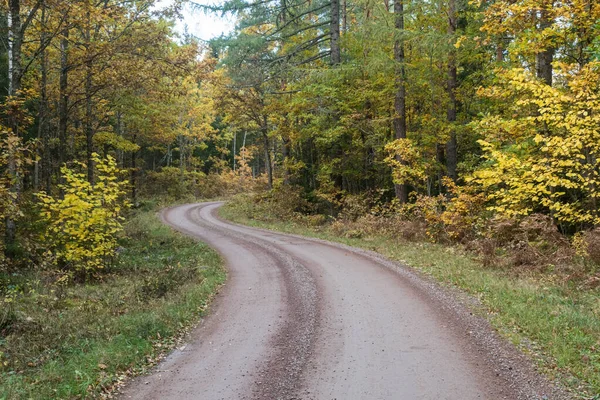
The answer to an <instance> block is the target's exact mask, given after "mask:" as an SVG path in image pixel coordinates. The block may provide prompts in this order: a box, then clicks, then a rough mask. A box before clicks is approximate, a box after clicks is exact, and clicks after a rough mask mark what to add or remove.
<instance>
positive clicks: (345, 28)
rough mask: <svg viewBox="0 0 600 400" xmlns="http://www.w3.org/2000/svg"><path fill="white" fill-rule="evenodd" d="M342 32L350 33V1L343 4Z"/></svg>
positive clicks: (344, 0)
mask: <svg viewBox="0 0 600 400" xmlns="http://www.w3.org/2000/svg"><path fill="white" fill-rule="evenodd" d="M342 32H344V34H345V33H346V32H348V0H343V2H342Z"/></svg>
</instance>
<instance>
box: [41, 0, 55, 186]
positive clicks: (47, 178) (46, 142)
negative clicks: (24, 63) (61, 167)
mask: <svg viewBox="0 0 600 400" xmlns="http://www.w3.org/2000/svg"><path fill="white" fill-rule="evenodd" d="M41 18H42V33H41V35H40V41H41V43H42V46H43V50H42V54H41V56H40V75H41V79H40V108H39V123H38V137H39V138H40V139H41V141H42V181H43V185H44V190H45V191H46V193H50V191H51V190H52V187H51V186H52V171H51V165H52V163H51V159H50V157H51V154H50V130H49V129H48V115H47V114H48V52H47V51H46V48H45V46H46V43H47V41H48V32H47V31H46V28H45V25H46V23H47V18H46V3H45V1H42V17H41Z"/></svg>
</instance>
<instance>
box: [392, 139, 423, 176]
mask: <svg viewBox="0 0 600 400" xmlns="http://www.w3.org/2000/svg"><path fill="white" fill-rule="evenodd" d="M385 150H386V151H387V152H388V156H387V157H386V159H385V162H386V163H387V164H388V165H390V166H391V167H392V178H393V179H394V183H396V184H398V185H402V184H411V185H415V186H417V185H420V184H421V183H423V181H425V180H426V179H427V173H426V165H425V161H424V160H423V157H422V156H421V153H420V152H419V150H418V149H417V147H416V146H415V145H414V144H413V142H412V141H411V140H410V139H397V140H394V141H393V142H390V143H388V144H387V145H386V146H385Z"/></svg>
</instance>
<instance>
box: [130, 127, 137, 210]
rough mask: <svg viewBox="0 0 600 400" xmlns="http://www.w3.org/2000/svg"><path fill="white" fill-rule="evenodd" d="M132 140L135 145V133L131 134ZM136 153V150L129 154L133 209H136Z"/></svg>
mask: <svg viewBox="0 0 600 400" xmlns="http://www.w3.org/2000/svg"><path fill="white" fill-rule="evenodd" d="M132 139H133V140H132V142H133V143H134V144H135V142H136V141H137V133H134V134H133V138H132ZM137 153H138V151H137V150H135V151H132V152H131V202H132V203H133V206H134V207H137Z"/></svg>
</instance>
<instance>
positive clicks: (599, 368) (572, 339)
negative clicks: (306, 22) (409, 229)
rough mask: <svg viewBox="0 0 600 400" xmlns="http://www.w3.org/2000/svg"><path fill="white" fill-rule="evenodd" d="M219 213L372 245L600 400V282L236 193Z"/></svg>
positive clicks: (546, 369)
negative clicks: (293, 213)
mask: <svg viewBox="0 0 600 400" xmlns="http://www.w3.org/2000/svg"><path fill="white" fill-rule="evenodd" d="M220 215H221V216H222V217H223V218H225V219H228V220H231V221H233V222H237V223H241V224H245V225H249V226H254V227H259V228H266V229H272V230H277V231H280V232H286V233H293V234H300V235H305V236H310V237H316V238H319V239H325V240H330V241H335V242H340V243H344V244H347V245H350V246H355V247H359V248H364V249H368V250H373V251H376V252H378V253H380V254H383V255H384V256H386V257H388V258H390V259H392V260H396V261H399V262H402V263H404V264H406V265H408V266H410V267H413V268H416V269H417V270H419V271H421V272H422V273H424V274H426V275H428V276H431V277H433V278H435V279H436V280H437V281H439V282H442V283H443V284H446V285H451V286H453V287H457V288H460V289H461V290H463V291H465V292H467V293H469V294H470V295H472V296H475V297H476V298H478V299H479V300H480V301H481V303H482V305H483V306H484V309H485V310H486V312H485V314H486V315H485V317H486V318H488V320H489V321H490V322H491V324H492V325H493V326H494V327H495V328H496V329H497V330H498V331H499V332H500V333H501V334H502V335H503V336H505V337H507V338H508V339H509V340H510V341H512V342H513V343H514V344H515V345H516V346H517V347H519V348H520V349H521V350H522V351H524V352H525V353H527V354H528V355H529V356H530V357H531V358H532V359H533V360H535V362H536V363H537V365H538V367H539V369H540V370H541V371H542V372H543V373H545V374H546V375H547V376H549V377H550V378H551V379H554V380H559V381H561V382H562V383H563V384H564V385H565V386H567V387H568V388H569V389H571V390H572V391H573V392H574V393H576V394H577V395H578V396H580V397H581V398H585V399H598V398H599V397H598V394H599V393H600V290H599V289H598V288H597V287H596V288H587V289H582V288H581V286H579V285H577V284H573V283H572V282H569V281H564V280H560V279H553V278H552V276H553V275H552V274H544V273H539V274H535V273H530V274H519V275H515V274H514V273H511V272H510V271H509V270H507V269H501V268H494V267H490V266H484V264H483V263H482V262H481V261H480V260H478V259H477V258H476V257H475V256H474V255H473V254H472V253H469V252H467V251H466V250H465V249H464V247H462V246H445V245H440V244H434V243H430V242H427V241H425V240H413V241H409V240H407V239H405V238H402V237H398V236H393V235H390V234H383V233H376V232H372V233H370V234H366V235H360V237H352V235H340V233H339V226H337V224H338V223H337V222H333V223H331V222H326V221H325V219H322V220H319V221H318V222H319V223H314V220H315V219H317V218H316V217H315V218H310V219H307V218H304V217H302V218H298V219H291V218H287V219H285V220H283V219H279V218H275V217H274V216H273V214H270V215H267V214H266V213H265V212H264V210H262V209H261V208H260V205H257V203H255V202H253V201H252V200H249V199H248V198H247V197H237V198H234V199H233V200H232V201H230V202H229V203H227V204H226V205H225V206H224V207H222V208H221V209H220ZM349 236H350V237H349ZM357 236H358V235H357ZM546 272H547V271H546Z"/></svg>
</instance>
